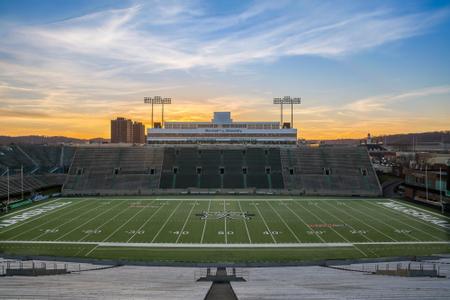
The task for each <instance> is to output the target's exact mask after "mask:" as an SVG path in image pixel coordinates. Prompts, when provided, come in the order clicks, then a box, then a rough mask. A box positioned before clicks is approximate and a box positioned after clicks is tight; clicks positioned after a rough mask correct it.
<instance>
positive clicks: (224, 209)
mask: <svg viewBox="0 0 450 300" xmlns="http://www.w3.org/2000/svg"><path fill="white" fill-rule="evenodd" d="M226 211H227V208H226V206H225V200H223V212H224V213H226ZM223 220H224V222H225V244H228V237H227V217H226V216H225V218H223Z"/></svg>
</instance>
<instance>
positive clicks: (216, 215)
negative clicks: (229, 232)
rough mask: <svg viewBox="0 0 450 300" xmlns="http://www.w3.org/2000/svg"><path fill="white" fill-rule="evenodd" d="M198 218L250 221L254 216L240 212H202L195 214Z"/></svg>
mask: <svg viewBox="0 0 450 300" xmlns="http://www.w3.org/2000/svg"><path fill="white" fill-rule="evenodd" d="M195 215H196V216H198V217H200V219H202V220H206V219H215V220H219V219H230V220H232V219H244V220H250V219H251V218H252V217H254V216H255V214H252V213H249V212H240V211H202V212H201V213H199V214H195Z"/></svg>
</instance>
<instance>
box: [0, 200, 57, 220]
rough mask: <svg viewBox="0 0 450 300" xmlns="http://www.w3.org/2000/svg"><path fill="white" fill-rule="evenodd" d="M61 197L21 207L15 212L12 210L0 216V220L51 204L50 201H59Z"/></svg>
mask: <svg viewBox="0 0 450 300" xmlns="http://www.w3.org/2000/svg"><path fill="white" fill-rule="evenodd" d="M61 199H62V198H56V199H53V200H50V201H43V202H42V203H40V204H36V205H33V206H31V207H27V208H23V209H19V210H17V211H15V212H11V213H9V214H5V215H3V216H1V217H0V220H2V219H4V218H8V217H11V216H15V215H17V214H19V213H23V212H25V211H27V210H30V209H35V208H37V207H40V206H42V205H46V204H50V203H52V202H55V201H58V200H61Z"/></svg>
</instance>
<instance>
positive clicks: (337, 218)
mask: <svg viewBox="0 0 450 300" xmlns="http://www.w3.org/2000/svg"><path fill="white" fill-rule="evenodd" d="M330 205H331V204H330ZM332 207H334V206H332ZM317 208H318V209H320V210H321V211H323V212H325V213H326V214H328V215H329V216H332V217H333V218H335V219H336V220H338V221H339V222H341V223H342V224H346V225H348V226H350V228H351V229H352V230H355V231H356V229H355V228H354V227H353V226H352V225H350V224H348V223H346V222H344V221H342V219H341V218H339V217H337V216H336V215H334V214H333V213H331V212H329V211H328V210H324V209H323V208H321V207H320V206H317ZM350 217H351V218H353V219H355V218H354V217H353V216H350ZM364 224H365V223H364ZM359 235H361V236H362V237H363V238H365V239H366V240H368V241H369V242H373V240H372V239H370V238H369V237H368V236H366V235H364V234H362V233H359Z"/></svg>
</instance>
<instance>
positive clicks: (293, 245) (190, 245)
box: [0, 240, 450, 248]
mask: <svg viewBox="0 0 450 300" xmlns="http://www.w3.org/2000/svg"><path fill="white" fill-rule="evenodd" d="M0 243H3V244H31V245H33V244H63V245H98V246H99V247H112V248H114V247H124V248H202V247H204V248H330V247H332V248H335V247H354V246H355V245H450V241H431V242H412V241H405V242H356V243H278V244H274V243H258V244H215V243H212V244H200V243H186V244H175V243H123V242H119V243H116V242H86V241H84V242H67V241H1V240H0Z"/></svg>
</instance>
